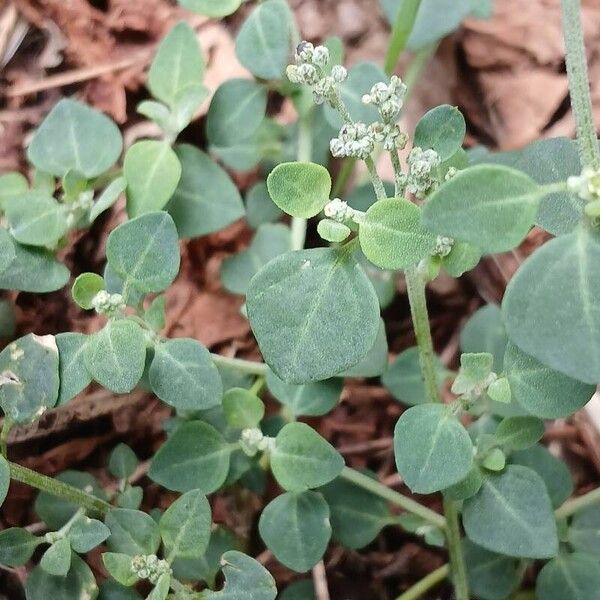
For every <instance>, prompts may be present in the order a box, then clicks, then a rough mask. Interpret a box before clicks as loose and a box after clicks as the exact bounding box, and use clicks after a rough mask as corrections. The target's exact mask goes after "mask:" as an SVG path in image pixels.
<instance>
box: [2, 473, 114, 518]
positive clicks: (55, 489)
mask: <svg viewBox="0 0 600 600" xmlns="http://www.w3.org/2000/svg"><path fill="white" fill-rule="evenodd" d="M9 466H10V477H11V479H14V480H15V481H20V482H21V483H25V484H26V485H29V486H31V487H34V488H36V489H38V490H40V491H42V492H47V493H48V494H52V495H53V496H57V497H59V498H62V499H63V500H67V501H68V502H73V503H75V504H77V505H79V506H80V507H81V508H83V509H85V510H86V511H90V512H93V513H97V514H100V515H105V514H106V513H107V512H108V511H109V510H112V506H111V505H110V504H109V503H108V502H105V501H104V500H101V499H100V498H96V497H95V496H92V495H91V494H88V493H87V492H84V491H83V490H80V489H78V488H76V487H73V486H72V485H69V484H67V483H63V482H62V481H58V479H53V478H52V477H47V476H46V475H42V474H41V473H36V472H35V471H32V470H31V469H28V468H27V467H22V466H21V465H17V464H16V463H13V462H9Z"/></svg>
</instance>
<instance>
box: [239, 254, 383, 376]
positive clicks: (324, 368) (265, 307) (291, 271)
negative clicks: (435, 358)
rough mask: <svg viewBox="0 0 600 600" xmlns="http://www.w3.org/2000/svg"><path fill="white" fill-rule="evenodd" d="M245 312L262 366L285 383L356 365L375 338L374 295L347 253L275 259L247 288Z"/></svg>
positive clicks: (293, 255) (376, 312) (371, 288)
mask: <svg viewBox="0 0 600 600" xmlns="http://www.w3.org/2000/svg"><path fill="white" fill-rule="evenodd" d="M290 307H293V310H290ZM333 307H335V308H333ZM247 310H248V317H249V319H250V324H251V325H252V329H253V331H254V334H255V336H256V339H257V341H258V345H259V346H260V349H261V352H262V354H263V356H264V358H265V361H266V362H267V363H268V365H269V366H270V367H271V369H272V370H273V371H274V372H275V374H276V375H277V376H278V377H279V378H280V379H283V380H284V381H286V382H287V383H307V382H309V381H315V380H319V379H327V378H329V377H332V376H334V375H336V374H338V373H340V372H341V371H343V370H345V369H348V368H350V367H352V366H354V365H356V364H357V363H358V362H359V361H360V360H361V359H362V358H364V357H365V356H366V355H367V353H368V352H369V350H371V348H372V347H373V344H374V342H375V339H376V337H377V333H378V331H379V304H378V301H377V295H376V294H375V292H374V290H373V286H372V285H371V283H370V282H369V280H368V279H367V277H366V275H365V274H364V272H363V271H362V270H361V269H360V268H359V267H358V264H357V263H356V261H355V260H354V259H353V258H352V256H351V255H350V251H349V250H348V249H347V248H338V249H333V248H318V249H314V250H302V251H298V252H288V253H286V254H284V255H282V256H279V257H277V258H275V259H274V260H272V261H271V262H270V263H269V264H268V265H266V266H265V267H263V268H262V269H261V270H260V271H259V272H258V273H257V274H256V275H255V276H254V277H253V279H252V281H251V282H250V287H249V288H248V295H247Z"/></svg>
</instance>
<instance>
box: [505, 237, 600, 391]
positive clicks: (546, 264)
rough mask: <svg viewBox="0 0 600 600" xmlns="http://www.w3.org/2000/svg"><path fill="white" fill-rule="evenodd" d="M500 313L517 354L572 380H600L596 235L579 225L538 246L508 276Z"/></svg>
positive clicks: (599, 252) (599, 244)
mask: <svg viewBox="0 0 600 600" xmlns="http://www.w3.org/2000/svg"><path fill="white" fill-rule="evenodd" d="M565 282H567V283H568V285H565ZM502 309H503V313H504V319H505V322H506V328H507V331H508V335H509V337H510V339H511V341H513V342H514V343H515V344H516V345H517V346H519V348H521V350H523V351H524V352H526V353H527V354H530V355H531V356H533V357H535V358H536V359H537V360H539V361H540V362H541V363H543V364H544V365H546V366H548V367H550V368H552V369H554V370H555V371H559V372H561V373H564V374H565V375H568V376H569V377H572V378H574V379H579V380H580V381H583V382H585V383H590V384H596V383H597V382H598V381H600V333H599V332H600V237H599V236H598V234H597V233H595V232H593V231H589V230H587V229H585V228H583V227H582V228H579V229H578V230H577V231H575V232H573V233H569V234H566V235H563V236H560V237H558V238H555V239H553V240H551V241H550V242H547V243H546V244H544V245H543V246H542V247H541V248H538V250H536V251H535V252H534V253H533V254H532V255H531V256H530V257H529V258H528V259H527V260H526V261H525V262H524V263H523V264H522V265H521V267H520V268H519V270H518V271H517V273H516V274H515V275H514V277H513V278H512V280H511V282H510V284H509V285H508V288H507V290H506V294H505V296H504V302H503V304H502Z"/></svg>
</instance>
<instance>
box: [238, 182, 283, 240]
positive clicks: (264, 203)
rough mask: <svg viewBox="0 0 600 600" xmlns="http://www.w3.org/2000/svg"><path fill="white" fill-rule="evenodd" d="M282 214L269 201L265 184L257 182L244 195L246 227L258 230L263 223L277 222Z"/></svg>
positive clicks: (271, 201) (269, 197)
mask: <svg viewBox="0 0 600 600" xmlns="http://www.w3.org/2000/svg"><path fill="white" fill-rule="evenodd" d="M282 215H283V212H282V211H281V209H280V208H279V207H278V206H277V205H276V204H275V203H274V202H273V200H271V196H270V195H269V190H268V189H267V184H266V183H264V182H263V181H259V182H258V183H256V184H254V185H253V186H252V187H251V188H250V189H249V190H248V193H247V194H246V219H247V221H248V225H250V227H252V228H253V229H258V228H259V227H260V225H262V224H263V223H271V222H273V221H277V220H278V219H279V218H280V217H281V216H282Z"/></svg>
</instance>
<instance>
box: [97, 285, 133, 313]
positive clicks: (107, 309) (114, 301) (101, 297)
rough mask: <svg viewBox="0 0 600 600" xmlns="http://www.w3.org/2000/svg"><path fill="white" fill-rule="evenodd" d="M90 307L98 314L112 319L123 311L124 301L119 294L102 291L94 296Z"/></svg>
mask: <svg viewBox="0 0 600 600" xmlns="http://www.w3.org/2000/svg"><path fill="white" fill-rule="evenodd" d="M92 306H93V307H94V310H95V311H96V312H97V313H98V314H101V315H106V316H107V317H112V316H114V315H117V314H119V313H120V312H121V311H122V310H124V309H125V300H124V298H123V296H122V295H121V294H110V293H108V292H107V291H106V290H102V291H100V292H98V293H97V294H96V295H95V296H94V298H93V300H92Z"/></svg>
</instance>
